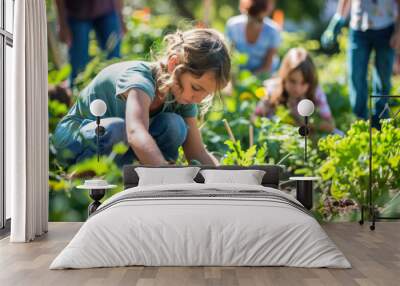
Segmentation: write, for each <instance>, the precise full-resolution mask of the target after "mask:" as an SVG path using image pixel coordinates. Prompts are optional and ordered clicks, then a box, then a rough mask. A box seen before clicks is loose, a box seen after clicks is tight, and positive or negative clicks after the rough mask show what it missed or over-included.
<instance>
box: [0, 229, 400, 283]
mask: <svg viewBox="0 0 400 286" xmlns="http://www.w3.org/2000/svg"><path fill="white" fill-rule="evenodd" d="M80 226H81V223H50V226H49V233H48V234H47V235H45V236H43V237H42V238H40V239H38V240H35V241H34V242H32V243H26V244H25V243H21V244H16V243H12V244H11V243H9V239H8V238H5V239H2V240H1V241H0V285H1V286H8V285H10V286H17V285H29V286H30V285H52V286H62V285H68V286H75V285H78V286H81V285H137V286H139V285H140V286H147V285H149V286H150V285H167V286H179V285H227V286H234V285H246V286H247V285H249V286H252V285H255V286H261V285H274V286H275V285H329V286H331V285H346V286H347V285H384V286H390V285H400V222H379V223H378V224H377V229H376V230H375V231H374V232H372V231H370V230H369V229H368V225H364V226H359V225H358V224H357V223H337V224H326V225H323V228H324V229H325V230H326V231H327V233H328V234H329V236H330V237H331V238H332V239H333V240H334V241H335V243H336V244H337V245H338V247H339V248H340V249H341V250H342V251H343V252H344V254H345V255H346V257H347V258H348V259H349V260H350V262H351V264H352V266H353V268H352V269H348V270H342V269H305V268H289V267H122V268H101V269H86V270H48V267H49V265H50V263H51V261H52V260H53V259H54V258H55V256H56V255H57V254H58V253H59V252H60V251H61V250H62V249H63V247H65V246H66V244H67V243H68V241H69V240H70V239H71V238H72V237H73V235H74V234H75V233H76V232H77V230H78V229H79V227H80Z"/></svg>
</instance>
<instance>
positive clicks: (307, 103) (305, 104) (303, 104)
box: [297, 99, 314, 116]
mask: <svg viewBox="0 0 400 286" xmlns="http://www.w3.org/2000/svg"><path fill="white" fill-rule="evenodd" d="M297 111H298V112H299V114H300V115H301V116H310V115H311V114H313V113H314V103H313V102H312V101H311V100H309V99H303V100H301V101H300V102H299V104H298V105H297Z"/></svg>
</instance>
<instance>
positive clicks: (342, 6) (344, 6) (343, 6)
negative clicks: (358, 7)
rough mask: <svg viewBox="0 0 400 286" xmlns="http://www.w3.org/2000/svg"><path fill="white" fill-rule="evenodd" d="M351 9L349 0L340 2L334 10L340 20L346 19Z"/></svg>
mask: <svg viewBox="0 0 400 286" xmlns="http://www.w3.org/2000/svg"><path fill="white" fill-rule="evenodd" d="M350 7H351V0H340V1H339V3H338V6H337V8H336V14H338V15H340V16H341V17H342V18H347V17H348V16H349V12H350Z"/></svg>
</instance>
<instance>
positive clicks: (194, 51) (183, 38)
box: [153, 29, 231, 114]
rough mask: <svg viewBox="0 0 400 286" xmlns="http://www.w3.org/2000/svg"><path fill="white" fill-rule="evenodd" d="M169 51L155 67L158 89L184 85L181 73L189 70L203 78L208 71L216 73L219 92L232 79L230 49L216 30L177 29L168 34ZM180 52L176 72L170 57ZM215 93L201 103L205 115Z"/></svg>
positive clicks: (162, 90) (166, 40)
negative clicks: (169, 63) (171, 71)
mask: <svg viewBox="0 0 400 286" xmlns="http://www.w3.org/2000/svg"><path fill="white" fill-rule="evenodd" d="M164 42H165V43H166V48H165V52H164V54H163V55H161V56H159V58H158V59H157V60H158V62H157V64H156V65H154V67H153V74H154V76H155V79H156V85H157V89H158V90H159V91H161V92H162V93H165V92H166V91H169V89H170V88H171V86H172V85H173V84H174V82H177V83H178V84H179V85H180V76H181V75H182V74H183V73H185V72H189V73H191V74H192V75H194V76H196V77H201V76H202V75H203V74H204V73H206V72H209V71H211V72H213V73H214V74H215V80H216V84H217V92H219V91H220V90H221V89H223V88H224V87H225V86H226V85H227V84H228V82H229V79H230V70H231V60H230V56H229V50H228V47H227V45H226V44H225V42H224V39H223V36H222V35H221V34H220V33H219V32H217V31H216V30H213V29H191V30H187V31H185V32H181V31H177V32H175V33H174V34H170V35H167V36H165V38H164ZM173 55H176V56H177V57H178V65H177V66H176V67H175V69H174V71H173V73H172V74H170V73H168V71H167V60H168V59H169V58H170V57H171V56H173ZM212 98H213V94H211V95H210V96H208V97H207V98H206V99H205V100H204V101H203V102H202V105H201V113H202V114H204V113H205V112H206V111H207V110H208V108H209V107H210V105H211V103H212Z"/></svg>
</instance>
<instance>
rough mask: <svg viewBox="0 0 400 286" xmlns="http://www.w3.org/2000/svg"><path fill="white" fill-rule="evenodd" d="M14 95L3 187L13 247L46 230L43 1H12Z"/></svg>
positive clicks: (9, 102) (9, 107) (9, 108)
mask: <svg viewBox="0 0 400 286" xmlns="http://www.w3.org/2000/svg"><path fill="white" fill-rule="evenodd" d="M14 11H15V17H14V48H13V56H14V63H15V65H14V70H13V75H12V78H13V82H12V86H13V88H12V90H13V92H12V94H11V96H10V97H8V98H6V107H7V111H6V187H7V188H10V190H11V236H10V241H12V242H28V241H31V240H33V239H35V237H36V236H40V235H42V234H43V233H45V232H47V227H48V171H49V160H48V152H49V149H48V109H47V25H46V4H45V0H18V1H15V10H14Z"/></svg>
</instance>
